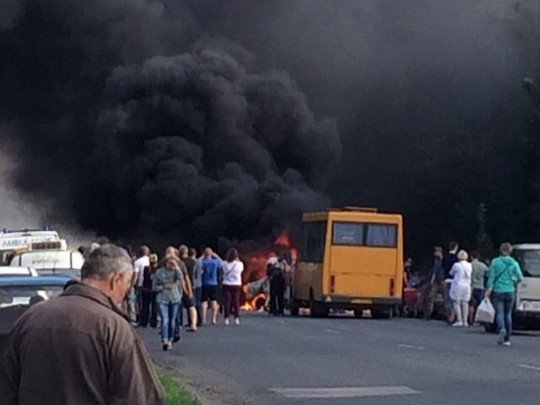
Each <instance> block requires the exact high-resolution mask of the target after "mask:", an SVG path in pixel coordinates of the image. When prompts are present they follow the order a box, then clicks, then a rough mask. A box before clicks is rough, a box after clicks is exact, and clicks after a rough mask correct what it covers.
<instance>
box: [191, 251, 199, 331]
mask: <svg viewBox="0 0 540 405" xmlns="http://www.w3.org/2000/svg"><path fill="white" fill-rule="evenodd" d="M188 252H189V253H188V255H189V259H190V260H191V261H192V262H193V263H194V266H193V288H194V294H195V307H196V308H197V326H201V324H202V264H201V261H200V260H198V259H197V250H196V249H195V248H189V251H188Z"/></svg>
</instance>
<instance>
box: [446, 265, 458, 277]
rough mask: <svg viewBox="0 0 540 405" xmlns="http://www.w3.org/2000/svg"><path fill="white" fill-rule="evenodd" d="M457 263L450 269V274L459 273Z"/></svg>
mask: <svg viewBox="0 0 540 405" xmlns="http://www.w3.org/2000/svg"><path fill="white" fill-rule="evenodd" d="M456 265H457V263H455V264H454V265H453V266H452V268H451V269H450V272H449V273H448V274H450V275H451V276H453V275H455V274H456V273H457V271H458V270H457V266H456Z"/></svg>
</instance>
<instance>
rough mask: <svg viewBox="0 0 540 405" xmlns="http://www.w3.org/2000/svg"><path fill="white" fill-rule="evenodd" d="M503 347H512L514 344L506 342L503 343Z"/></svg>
mask: <svg viewBox="0 0 540 405" xmlns="http://www.w3.org/2000/svg"><path fill="white" fill-rule="evenodd" d="M503 346H506V347H510V346H512V343H510V341H509V340H507V341H506V342H504V343H503Z"/></svg>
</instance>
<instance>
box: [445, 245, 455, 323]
mask: <svg viewBox="0 0 540 405" xmlns="http://www.w3.org/2000/svg"><path fill="white" fill-rule="evenodd" d="M458 249H459V244H458V243H457V242H450V243H449V245H448V252H447V253H446V254H445V255H444V256H443V259H442V263H441V264H442V268H443V270H444V312H445V314H446V320H447V322H448V323H450V324H451V323H452V322H454V318H455V314H454V304H453V303H452V298H450V287H451V286H452V275H451V274H450V269H451V268H452V266H453V265H454V263H456V262H457V261H458V258H457V251H458Z"/></svg>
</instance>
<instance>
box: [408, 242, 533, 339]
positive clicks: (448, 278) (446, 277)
mask: <svg viewBox="0 0 540 405" xmlns="http://www.w3.org/2000/svg"><path fill="white" fill-rule="evenodd" d="M499 250H500V255H499V256H498V257H497V258H495V259H493V260H492V261H490V262H488V263H485V262H483V261H482V260H481V257H480V255H479V253H478V252H476V251H471V252H467V251H466V250H464V249H460V248H459V244H458V243H457V242H450V244H449V247H448V251H447V252H446V253H444V251H443V248H442V247H440V246H435V247H434V250H433V256H434V261H433V266H432V271H431V272H430V280H429V283H428V284H427V285H428V287H430V288H429V293H428V294H427V295H429V297H430V299H431V300H430V302H428V303H427V306H428V307H430V309H427V310H425V314H426V313H427V314H428V315H427V316H428V317H429V316H430V315H431V311H432V309H433V298H434V297H435V296H436V295H437V293H439V292H441V293H442V295H443V301H444V310H445V317H446V320H447V322H448V323H449V324H450V325H453V326H455V327H467V326H470V325H472V324H473V323H474V319H475V311H476V309H477V308H478V306H479V305H480V303H481V302H482V300H484V298H488V299H490V300H491V301H492V302H493V305H494V307H495V309H496V319H495V321H496V327H497V333H498V343H499V344H500V345H504V346H510V345H511V342H510V336H511V334H512V308H513V305H514V302H515V298H516V297H515V293H516V287H517V285H518V284H519V283H520V282H521V281H522V280H523V274H522V272H521V268H520V266H519V263H518V262H517V261H516V260H515V259H514V258H512V256H511V253H512V245H511V244H510V243H506V242H505V243H502V244H501V245H500V248H499ZM488 264H489V266H488ZM409 265H410V263H409ZM406 267H407V265H406ZM408 283H409V281H408V279H407V278H406V281H405V284H408Z"/></svg>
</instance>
